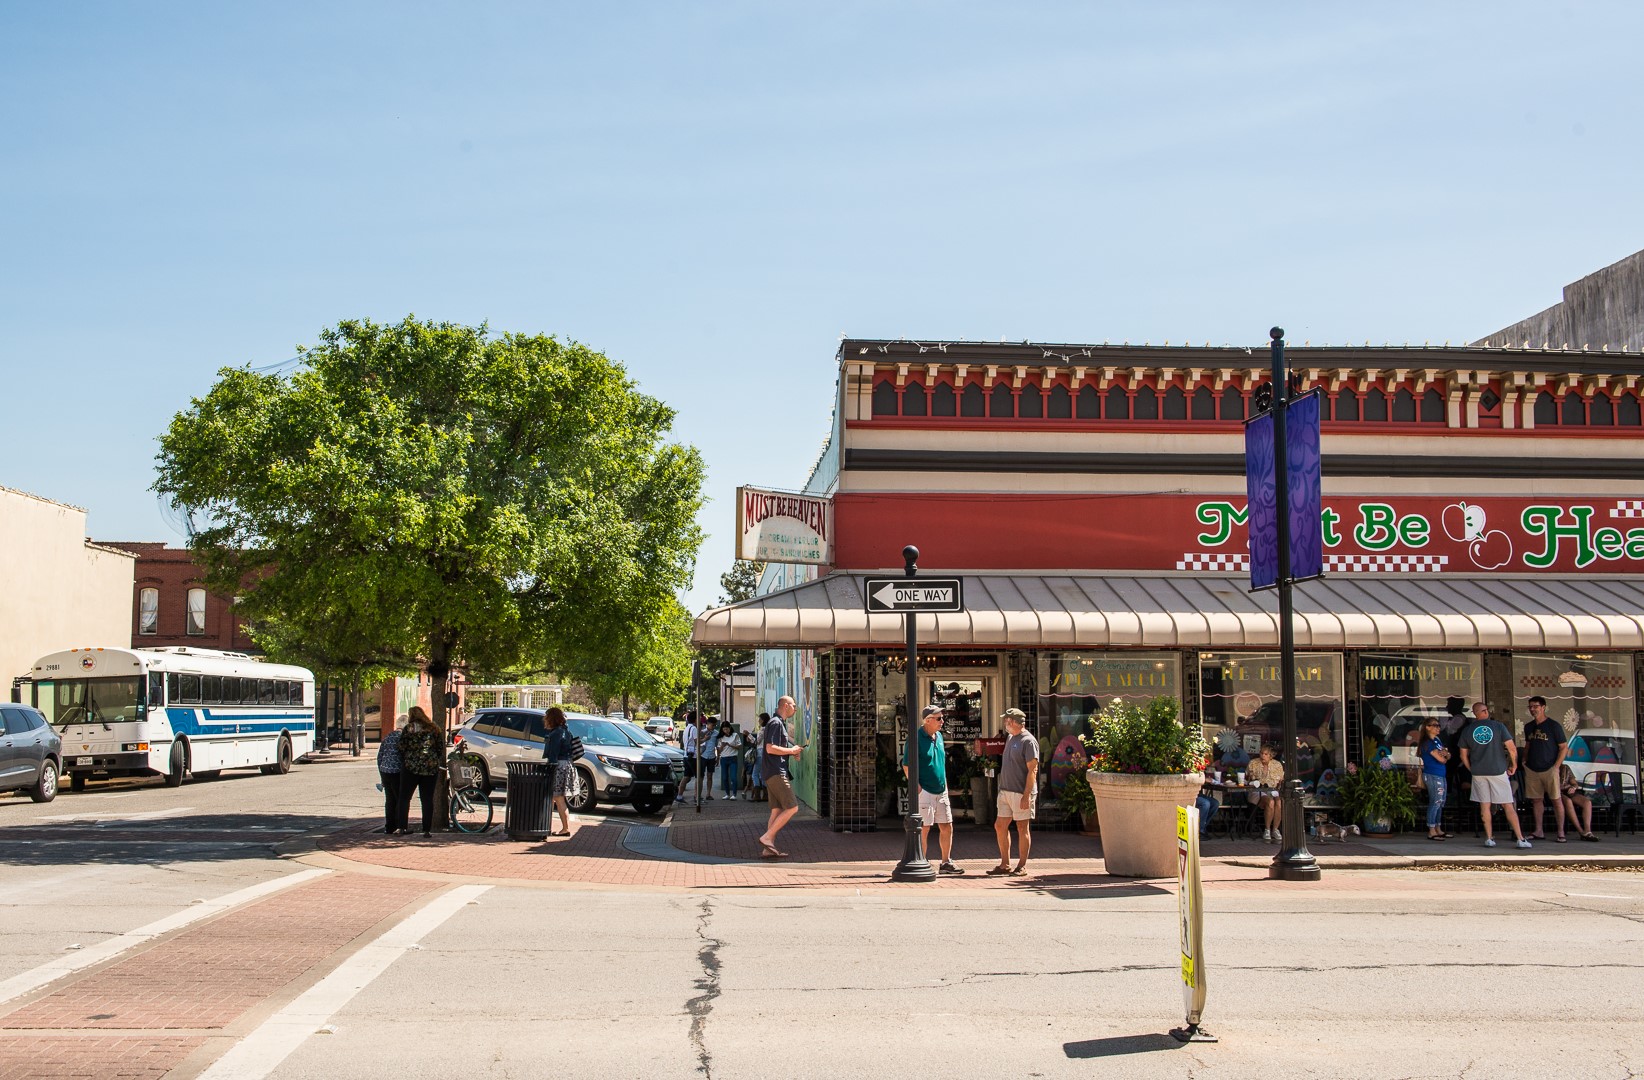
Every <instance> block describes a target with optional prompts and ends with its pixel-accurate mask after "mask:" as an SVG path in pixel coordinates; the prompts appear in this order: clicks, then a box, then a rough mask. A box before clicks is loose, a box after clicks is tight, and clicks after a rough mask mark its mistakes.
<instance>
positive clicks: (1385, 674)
mask: <svg viewBox="0 0 1644 1080" xmlns="http://www.w3.org/2000/svg"><path fill="white" fill-rule="evenodd" d="M1482 700H1484V668H1483V664H1482V663H1481V658H1480V656H1479V654H1478V653H1360V654H1359V715H1360V717H1361V718H1362V723H1361V725H1360V730H1361V733H1362V746H1361V747H1360V750H1361V753H1362V758H1361V760H1362V761H1364V762H1372V761H1376V760H1378V759H1380V758H1384V757H1385V758H1391V759H1392V760H1393V762H1394V763H1395V764H1397V765H1404V766H1408V767H1410V768H1411V769H1412V770H1413V769H1414V768H1415V767H1416V766H1417V764H1418V762H1417V760H1416V739H1417V738H1418V737H1419V736H1420V734H1421V726H1422V724H1423V723H1425V722H1426V721H1428V720H1430V719H1436V720H1437V721H1438V722H1439V727H1440V730H1441V732H1442V734H1443V737H1444V741H1445V743H1446V744H1447V745H1453V744H1454V741H1455V738H1456V732H1457V731H1459V730H1460V729H1461V726H1462V725H1463V724H1464V723H1465V722H1466V721H1467V718H1468V717H1470V716H1471V715H1472V713H1471V708H1472V704H1473V702H1475V701H1482Z"/></svg>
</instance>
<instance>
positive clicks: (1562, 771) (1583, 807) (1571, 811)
mask: <svg viewBox="0 0 1644 1080" xmlns="http://www.w3.org/2000/svg"><path fill="white" fill-rule="evenodd" d="M1558 790H1559V795H1560V797H1561V798H1563V800H1564V818H1565V820H1567V821H1573V822H1575V823H1576V828H1577V830H1578V831H1579V832H1580V833H1581V838H1582V839H1583V840H1591V841H1593V842H1594V843H1597V842H1598V837H1596V836H1594V835H1593V800H1591V799H1589V798H1588V797H1587V796H1585V795H1583V794H1582V793H1581V784H1580V782H1579V781H1577V780H1576V778H1575V773H1574V772H1572V771H1570V767H1569V766H1568V765H1560V766H1559V767H1558Z"/></svg>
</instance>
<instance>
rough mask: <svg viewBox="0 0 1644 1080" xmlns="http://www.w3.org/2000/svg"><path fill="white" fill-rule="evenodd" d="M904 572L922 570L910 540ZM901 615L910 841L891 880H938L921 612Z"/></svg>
mask: <svg viewBox="0 0 1644 1080" xmlns="http://www.w3.org/2000/svg"><path fill="white" fill-rule="evenodd" d="M902 562H903V564H904V566H903V573H904V574H906V575H907V576H908V577H910V578H911V577H914V576H916V575H917V574H918V573H919V549H918V548H916V547H914V546H913V545H912V544H909V545H908V546H907V547H905V548H903V549H902ZM902 618H904V619H906V620H907V627H908V682H907V689H906V697H905V701H906V705H905V706H904V707H903V710H902V711H903V713H904V714H905V715H906V716H907V723H906V725H905V726H906V728H907V735H908V748H907V756H906V765H907V769H908V816H907V818H906V828H907V842H906V843H905V844H904V845H903V848H902V861H901V862H899V863H897V864H896V869H894V870H892V871H891V880H892V881H935V880H936V867H934V866H932V865H931V864H930V860H929V859H927V858H925V839H924V837H923V836H922V835H921V834H922V832H923V830H924V827H925V823H924V821H923V820H921V819H920V817H919V729H918V727H917V726H916V725H917V724H918V717H917V714H916V710H917V708H918V702H919V616H918V615H916V614H915V613H914V612H912V611H909V612H907V613H905V614H904V615H903V616H902Z"/></svg>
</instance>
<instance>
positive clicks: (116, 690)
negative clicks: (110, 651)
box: [34, 675, 143, 726]
mask: <svg viewBox="0 0 1644 1080" xmlns="http://www.w3.org/2000/svg"><path fill="white" fill-rule="evenodd" d="M142 693H143V679H142V676H140V675H131V676H125V675H121V676H116V677H113V678H104V679H42V680H41V681H39V682H37V683H35V684H34V707H35V708H36V709H39V710H40V711H41V712H42V713H44V714H45V717H46V722H47V723H49V724H52V725H54V726H62V725H63V724H115V723H119V722H120V721H122V720H137V719H140V718H141V716H142V708H141V704H140V701H141V698H142Z"/></svg>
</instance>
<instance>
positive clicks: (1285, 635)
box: [1267, 326, 1319, 881]
mask: <svg viewBox="0 0 1644 1080" xmlns="http://www.w3.org/2000/svg"><path fill="white" fill-rule="evenodd" d="M1269 336H1271V337H1272V339H1273V375H1272V385H1273V488H1274V490H1273V497H1274V511H1275V516H1276V517H1277V518H1278V533H1279V535H1278V541H1279V551H1278V556H1279V582H1278V584H1279V687H1280V693H1281V695H1282V700H1283V704H1282V712H1283V716H1284V735H1283V738H1284V786H1283V787H1282V788H1281V789H1280V790H1279V809H1280V822H1281V828H1282V829H1283V832H1284V846H1283V847H1282V848H1280V850H1279V853H1278V854H1277V855H1275V856H1273V865H1272V866H1270V867H1269V868H1268V870H1267V876H1268V877H1272V878H1279V879H1280V880H1283V881H1317V880H1319V864H1318V861H1317V860H1316V859H1314V858H1313V853H1312V852H1311V851H1308V850H1307V828H1306V826H1305V825H1304V824H1303V823H1302V785H1301V777H1300V776H1299V775H1297V773H1298V770H1299V767H1300V762H1299V760H1298V758H1297V754H1296V634H1295V629H1294V627H1293V626H1292V625H1291V623H1292V619H1291V616H1292V609H1291V601H1290V585H1291V582H1290V463H1289V460H1288V449H1289V446H1288V443H1287V442H1286V440H1285V424H1284V422H1285V412H1286V406H1288V405H1289V403H1290V368H1289V366H1288V365H1287V364H1286V363H1285V360H1284V331H1283V330H1282V329H1280V328H1279V327H1277V326H1275V327H1274V328H1273V329H1272V330H1271V331H1269Z"/></svg>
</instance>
